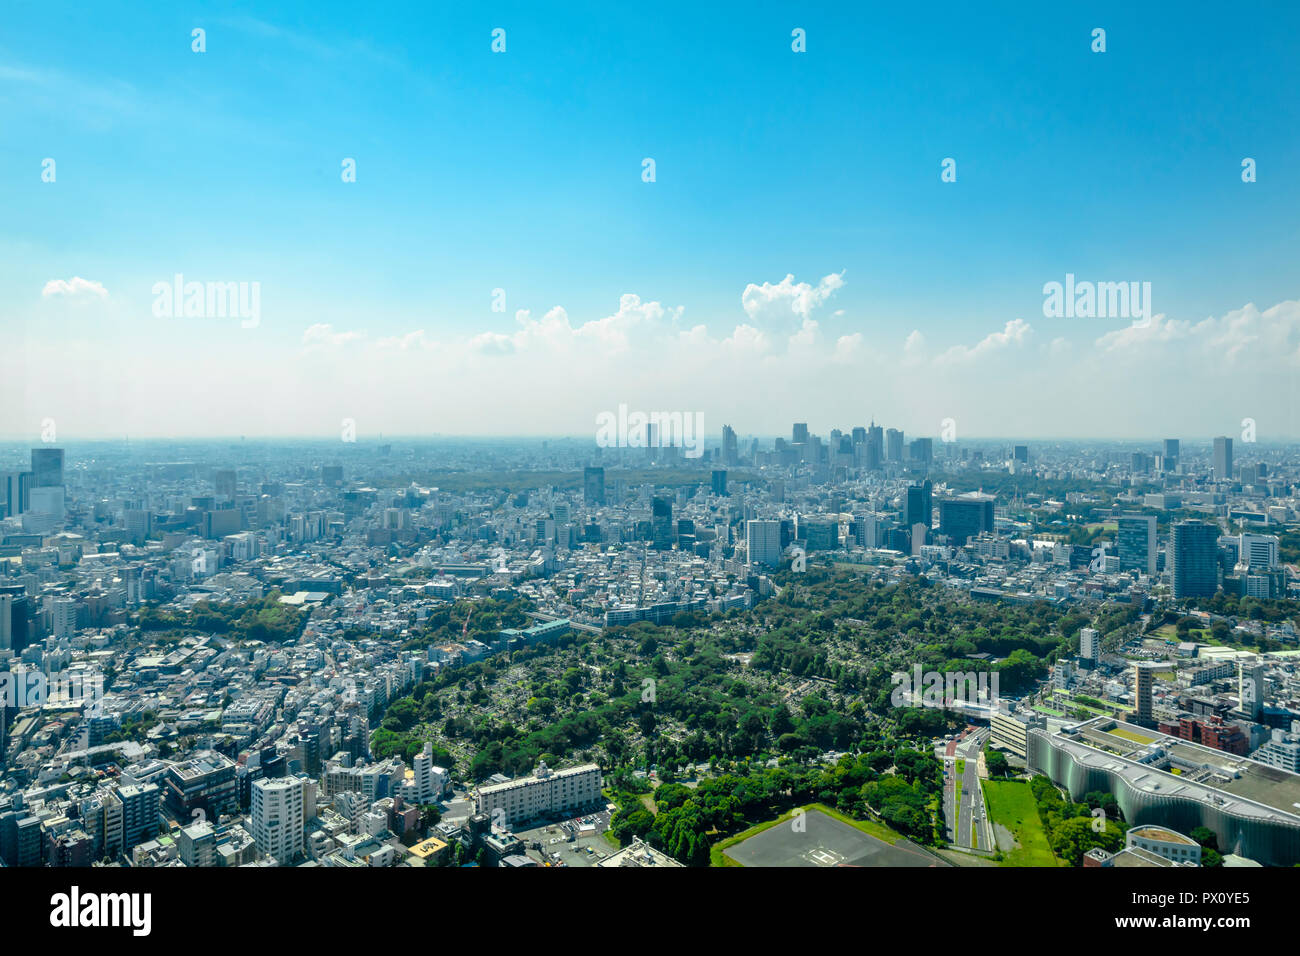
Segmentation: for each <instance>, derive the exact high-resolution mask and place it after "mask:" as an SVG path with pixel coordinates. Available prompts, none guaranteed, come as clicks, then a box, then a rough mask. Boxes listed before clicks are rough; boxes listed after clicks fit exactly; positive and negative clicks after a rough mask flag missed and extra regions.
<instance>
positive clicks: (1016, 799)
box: [984, 780, 1061, 866]
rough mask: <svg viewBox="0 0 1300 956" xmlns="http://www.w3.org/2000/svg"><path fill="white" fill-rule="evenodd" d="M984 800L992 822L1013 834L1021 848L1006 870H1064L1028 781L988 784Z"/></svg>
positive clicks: (1005, 861) (1005, 862)
mask: <svg viewBox="0 0 1300 956" xmlns="http://www.w3.org/2000/svg"><path fill="white" fill-rule="evenodd" d="M984 800H985V802H986V803H987V804H988V808H989V819H990V820H991V821H992V822H993V823H995V824H1001V825H1002V826H1004V827H1006V828H1007V829H1008V830H1010V831H1011V833H1012V835H1013V836H1015V838H1016V842H1017V843H1018V844H1020V845H1019V846H1018V847H1016V848H1015V849H1014V850H1012V851H1011V852H1009V853H1007V854H1006V855H1005V857H1004V858H1003V860H1002V863H1001V865H1002V866H1060V865H1061V861H1060V860H1058V859H1057V858H1056V855H1055V854H1054V853H1053V852H1052V848H1051V846H1049V845H1048V843H1047V833H1046V832H1045V831H1044V830H1043V822H1042V820H1041V819H1040V818H1039V816H1038V804H1037V803H1035V802H1034V794H1033V792H1032V791H1031V790H1030V789H1029V783H1028V782H1027V781H1024V780H986V781H984Z"/></svg>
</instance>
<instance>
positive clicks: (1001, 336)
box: [934, 319, 1033, 365]
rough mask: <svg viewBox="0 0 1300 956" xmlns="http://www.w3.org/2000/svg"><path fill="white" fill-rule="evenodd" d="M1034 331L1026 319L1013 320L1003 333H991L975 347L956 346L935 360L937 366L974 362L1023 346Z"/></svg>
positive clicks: (1004, 328)
mask: <svg viewBox="0 0 1300 956" xmlns="http://www.w3.org/2000/svg"><path fill="white" fill-rule="evenodd" d="M1032 331H1033V329H1031V328H1030V326H1029V323H1028V322H1026V321H1025V320H1024V319H1012V320H1011V321H1010V322H1008V323H1007V324H1006V325H1005V326H1004V327H1003V329H1002V331H1001V332H990V333H989V334H988V335H986V336H984V338H982V339H981V340H980V341H979V342H977V343H976V344H975V345H973V346H966V345H954V346H953V347H952V348H950V349H948V351H946V352H944V353H943V354H942V355H940V356H939V357H938V358H937V359H935V360H934V362H935V364H936V365H954V364H962V363H966V362H974V361H977V360H979V359H982V358H986V357H987V356H989V355H992V354H994V353H996V352H1000V351H1002V350H1003V349H1005V348H1008V347H1010V346H1013V345H1023V344H1024V341H1025V339H1027V338H1028V337H1029V334H1030V333H1031V332H1032Z"/></svg>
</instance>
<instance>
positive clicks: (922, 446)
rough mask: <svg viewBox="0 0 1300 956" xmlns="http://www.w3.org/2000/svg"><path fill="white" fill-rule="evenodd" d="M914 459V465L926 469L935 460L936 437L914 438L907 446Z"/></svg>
mask: <svg viewBox="0 0 1300 956" xmlns="http://www.w3.org/2000/svg"><path fill="white" fill-rule="evenodd" d="M907 449H908V451H909V452H910V456H909V457H910V458H911V460H912V467H914V468H922V469H926V468H929V467H930V462H932V461H933V460H934V439H933V438H914V439H912V441H911V442H909V443H908V446H907Z"/></svg>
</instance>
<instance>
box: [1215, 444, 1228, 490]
mask: <svg viewBox="0 0 1300 956" xmlns="http://www.w3.org/2000/svg"><path fill="white" fill-rule="evenodd" d="M1214 477H1215V480H1217V481H1226V480H1228V479H1231V478H1232V439H1231V438H1228V437H1227V436H1220V437H1219V438H1216V439H1214Z"/></svg>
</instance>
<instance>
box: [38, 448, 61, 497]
mask: <svg viewBox="0 0 1300 956" xmlns="http://www.w3.org/2000/svg"><path fill="white" fill-rule="evenodd" d="M32 472H33V473H34V474H35V475H36V479H35V483H34V485H35V487H37V488H62V487H63V449H62V448H33V449H32Z"/></svg>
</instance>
